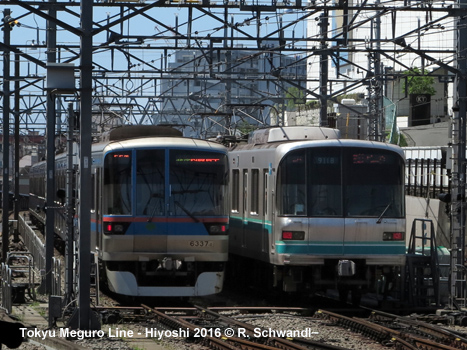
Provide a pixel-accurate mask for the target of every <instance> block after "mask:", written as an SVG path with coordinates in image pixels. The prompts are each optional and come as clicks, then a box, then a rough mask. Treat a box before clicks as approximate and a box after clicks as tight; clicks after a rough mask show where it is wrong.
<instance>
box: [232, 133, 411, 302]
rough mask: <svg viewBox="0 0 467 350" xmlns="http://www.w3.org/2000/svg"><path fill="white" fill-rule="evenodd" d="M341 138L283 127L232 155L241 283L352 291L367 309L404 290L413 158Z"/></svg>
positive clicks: (235, 258)
mask: <svg viewBox="0 0 467 350" xmlns="http://www.w3.org/2000/svg"><path fill="white" fill-rule="evenodd" d="M339 137H340V135H339V132H338V131H337V130H335V129H329V128H318V127H283V128H278V127H276V128H269V129H264V130H258V131H255V132H254V133H252V134H251V135H250V138H249V140H248V143H245V144H237V145H234V146H233V147H231V149H230V150H229V164H230V194H231V212H230V239H229V252H230V253H231V259H232V261H231V262H230V263H231V264H232V268H233V274H234V275H236V276H243V278H245V279H250V281H247V282H248V283H253V282H258V283H261V284H262V286H270V287H274V288H276V289H279V290H282V291H286V292H296V291H297V292H299V291H300V292H304V291H305V292H306V291H310V293H313V292H315V291H317V290H323V289H328V288H332V289H337V290H338V291H339V294H340V297H341V298H342V299H345V300H346V299H347V297H348V294H349V292H350V291H351V295H352V299H353V301H357V302H358V300H359V299H360V297H361V294H362V293H363V292H364V291H369V290H372V289H373V290H374V289H375V288H376V287H377V286H378V285H379V286H381V285H382V284H383V285H386V293H387V292H388V287H389V286H390V285H394V283H395V279H394V278H395V277H396V276H397V274H398V273H399V272H400V271H401V269H402V268H403V267H404V265H405V251H406V244H405V195H404V167H405V159H404V154H403V151H402V149H401V148H399V147H397V146H393V145H389V144H385V143H378V142H370V141H359V140H343V139H339ZM246 271H248V274H247V273H246ZM242 272H243V273H242ZM378 281H379V282H378Z"/></svg>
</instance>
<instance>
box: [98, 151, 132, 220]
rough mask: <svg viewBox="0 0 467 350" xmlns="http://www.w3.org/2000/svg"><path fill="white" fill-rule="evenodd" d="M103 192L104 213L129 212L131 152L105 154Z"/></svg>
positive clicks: (126, 213)
mask: <svg viewBox="0 0 467 350" xmlns="http://www.w3.org/2000/svg"><path fill="white" fill-rule="evenodd" d="M103 193H104V195H103V200H104V205H103V208H104V214H110V215H112V214H113V215H129V214H131V209H132V206H131V193H132V191H131V152H129V151H125V152H113V153H108V154H107V155H106V156H105V159H104V188H103Z"/></svg>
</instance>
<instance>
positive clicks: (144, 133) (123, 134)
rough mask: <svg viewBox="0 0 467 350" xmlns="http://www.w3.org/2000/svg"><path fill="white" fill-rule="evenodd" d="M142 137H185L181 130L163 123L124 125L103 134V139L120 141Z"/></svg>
mask: <svg viewBox="0 0 467 350" xmlns="http://www.w3.org/2000/svg"><path fill="white" fill-rule="evenodd" d="M141 137H183V133H182V132H181V131H180V130H177V129H175V128H172V127H169V126H162V125H123V126H120V127H118V128H115V129H112V130H110V131H109V132H106V133H104V134H103V135H102V137H101V141H120V140H128V139H134V138H141Z"/></svg>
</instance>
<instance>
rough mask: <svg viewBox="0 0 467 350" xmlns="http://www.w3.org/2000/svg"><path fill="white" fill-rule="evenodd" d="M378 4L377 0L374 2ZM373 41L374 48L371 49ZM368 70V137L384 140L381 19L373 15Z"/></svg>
mask: <svg viewBox="0 0 467 350" xmlns="http://www.w3.org/2000/svg"><path fill="white" fill-rule="evenodd" d="M375 5H376V6H378V5H379V0H377V1H376V3H375ZM373 42H374V43H375V50H373ZM369 49H370V53H369V55H368V60H369V62H368V66H369V67H368V68H369V69H368V70H369V72H370V74H373V76H372V77H371V78H370V80H369V86H368V114H369V119H368V123H369V125H368V138H369V139H370V140H373V141H384V130H383V126H382V125H383V122H382V121H383V74H382V69H381V54H380V50H381V19H380V16H375V19H374V20H372V26H371V39H370V43H369Z"/></svg>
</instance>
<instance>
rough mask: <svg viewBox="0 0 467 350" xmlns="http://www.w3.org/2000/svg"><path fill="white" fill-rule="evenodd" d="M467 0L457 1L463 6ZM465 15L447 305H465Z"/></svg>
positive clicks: (460, 23) (465, 19)
mask: <svg viewBox="0 0 467 350" xmlns="http://www.w3.org/2000/svg"><path fill="white" fill-rule="evenodd" d="M466 6H467V0H459V8H460V9H465V8H466ZM466 26H467V17H466V16H460V17H459V18H458V21H457V69H458V72H457V73H456V81H455V82H456V87H457V91H456V93H455V103H454V108H453V112H454V113H453V123H452V124H453V126H452V128H453V129H452V141H453V142H452V163H453V164H452V178H451V199H452V202H451V269H450V270H451V275H450V289H449V291H450V296H449V307H450V308H451V309H458V308H460V307H465V306H466V305H465V304H466V295H465V291H466V289H465V281H464V279H465V276H466V274H465V263H464V261H465V207H466V205H465V204H466V203H465V181H466V164H465V162H466V159H465V155H466V149H465V147H466V113H467V106H466V102H467V27H466Z"/></svg>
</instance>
